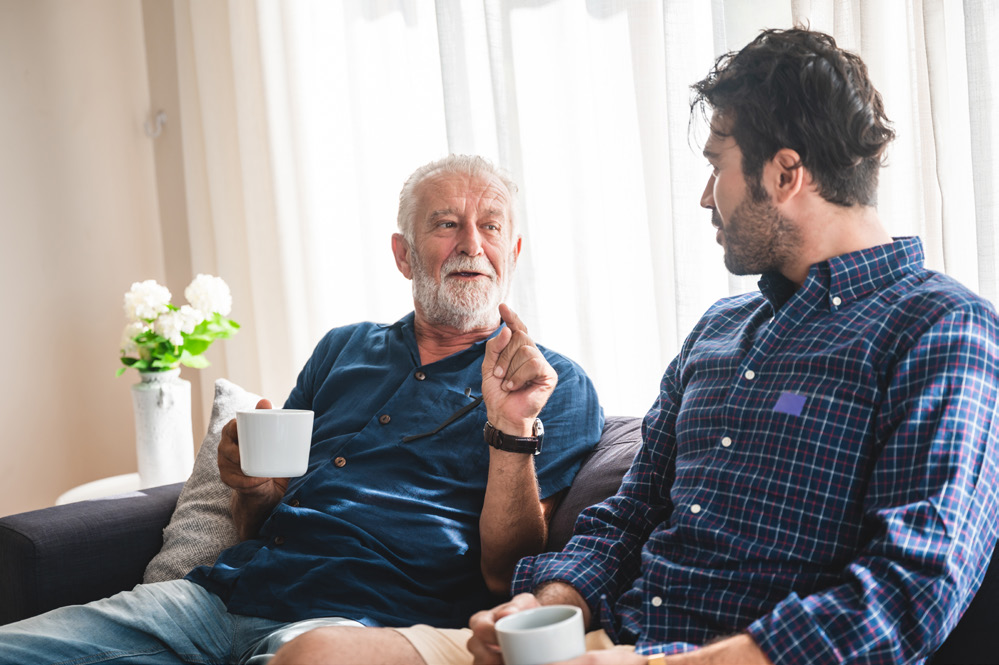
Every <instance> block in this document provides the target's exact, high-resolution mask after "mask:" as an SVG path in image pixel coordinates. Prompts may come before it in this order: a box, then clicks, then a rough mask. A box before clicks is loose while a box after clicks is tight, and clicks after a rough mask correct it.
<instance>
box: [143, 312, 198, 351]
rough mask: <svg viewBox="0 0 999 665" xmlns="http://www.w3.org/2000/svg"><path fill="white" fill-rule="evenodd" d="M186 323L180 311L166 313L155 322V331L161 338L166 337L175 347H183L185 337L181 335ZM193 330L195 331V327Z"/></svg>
mask: <svg viewBox="0 0 999 665" xmlns="http://www.w3.org/2000/svg"><path fill="white" fill-rule="evenodd" d="M185 322H186V321H185V317H184V316H182V315H181V313H180V312H179V311H177V312H166V313H165V314H160V315H159V316H158V317H156V320H155V321H153V331H154V332H155V333H156V334H157V335H160V336H161V337H166V338H167V339H168V340H170V343H171V344H173V345H174V346H183V344H184V336H183V335H181V333H182V332H184V330H183V328H184V324H185ZM191 330H194V327H193V326H192V327H191Z"/></svg>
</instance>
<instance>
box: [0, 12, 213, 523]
mask: <svg viewBox="0 0 999 665" xmlns="http://www.w3.org/2000/svg"><path fill="white" fill-rule="evenodd" d="M149 111H150V91H149V83H148V76H147V64H146V55H145V40H144V37H143V16H142V5H141V4H140V3H138V2H134V1H132V0H33V1H28V0H0V224H2V230H3V234H2V242H0V289H2V291H0V293H2V294H3V296H2V311H3V315H2V325H0V349H2V353H3V356H4V366H5V370H6V371H5V372H4V378H3V381H2V382H0V423H2V427H3V434H2V435H0V456H2V460H3V464H2V465H0V515H5V514H9V513H13V512H19V511H23V510H29V509H34V508H40V507H44V506H47V505H51V504H52V503H53V501H54V500H55V498H56V497H57V496H58V495H59V494H60V493H62V492H63V491H65V490H67V489H69V488H70V487H73V486H75V485H78V484H80V483H83V482H86V481H89V480H94V479H97V478H100V477H104V476H109V475H116V474H120V473H129V472H132V471H134V470H135V450H134V446H133V436H134V435H133V424H132V409H131V401H130V400H131V398H130V394H129V386H130V384H131V383H134V382H135V381H136V379H137V377H135V376H132V375H130V374H126V375H125V376H123V377H121V378H117V379H116V378H115V376H114V372H115V370H116V369H117V366H118V360H117V349H118V342H119V338H120V334H121V328H122V327H123V325H124V320H123V314H122V311H121V300H122V295H123V293H124V292H125V290H127V289H128V287H129V285H130V284H131V282H132V281H135V280H138V279H149V278H152V279H157V280H160V281H161V282H163V281H164V280H165V279H166V277H167V274H166V270H165V267H164V246H163V241H162V233H161V229H160V221H159V212H158V210H159V204H158V201H157V195H156V173H155V171H156V166H155V163H154V152H153V143H152V141H151V140H150V139H149V138H147V137H146V136H145V134H144V132H143V123H144V121H145V120H146V118H147V117H148V114H149ZM189 278H190V277H189V276H188V277H187V279H189ZM170 286H171V289H172V290H174V291H175V296H180V295H181V294H180V293H177V292H176V290H177V287H175V286H174V285H173V284H170ZM179 288H180V289H183V284H181V285H180V287H179ZM188 378H191V377H188ZM199 413H200V409H199ZM195 417H196V419H197V418H198V416H197V415H196V416H195ZM196 440H197V438H196Z"/></svg>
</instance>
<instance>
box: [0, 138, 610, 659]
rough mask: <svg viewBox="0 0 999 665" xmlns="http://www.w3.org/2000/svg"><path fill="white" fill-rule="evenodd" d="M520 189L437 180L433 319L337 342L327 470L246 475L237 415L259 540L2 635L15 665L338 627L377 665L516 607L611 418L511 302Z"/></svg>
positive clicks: (420, 290) (427, 315)
mask: <svg viewBox="0 0 999 665" xmlns="http://www.w3.org/2000/svg"><path fill="white" fill-rule="evenodd" d="M515 192H516V186H515V185H514V184H513V183H512V182H511V181H510V180H509V179H508V178H507V177H506V176H505V175H504V174H503V173H502V172H501V171H499V170H497V169H495V168H494V167H492V165H490V164H489V163H488V162H486V161H485V160H483V159H481V158H478V157H464V156H451V157H448V158H445V159H443V160H440V161H438V162H434V163H432V164H428V165H426V166H424V167H422V168H421V169H418V170H417V171H416V172H415V173H414V174H413V175H412V176H411V177H410V179H409V180H408V181H407V182H406V184H405V186H404V187H403V190H402V193H401V195H400V205H399V228H400V231H401V233H399V234H396V235H394V236H393V238H392V248H393V252H394V254H395V259H396V264H397V266H398V268H399V270H400V271H401V272H402V273H403V275H405V276H406V277H407V278H409V279H412V281H413V294H414V307H415V311H414V312H413V313H411V314H409V315H407V316H405V317H403V318H402V319H401V320H399V321H398V322H396V323H395V324H393V325H377V324H373V323H362V324H356V325H351V326H347V327H344V328H337V329H334V330H332V331H330V332H329V333H328V334H327V335H326V336H325V337H324V338H323V339H322V341H320V343H319V345H318V346H317V347H316V350H315V352H314V353H313V356H312V358H311V359H310V360H309V361H308V363H306V365H305V367H304V369H303V370H302V372H301V374H300V375H299V378H298V383H297V385H296V386H295V388H294V389H293V390H292V392H291V395H290V396H289V397H288V400H287V402H286V407H288V408H305V409H312V410H314V411H315V424H314V430H313V443H312V451H311V457H310V462H309V470H308V472H307V473H306V475H304V476H302V477H300V478H292V479H288V478H264V479H261V478H251V477H248V476H245V475H243V474H242V472H241V471H240V466H239V446H238V431H237V430H236V425H235V422H230V423H229V424H228V425H226V427H225V429H224V431H223V436H222V441H221V442H220V444H219V468H220V473H221V477H222V480H223V482H225V483H226V484H227V485H229V486H230V487H232V488H233V494H232V507H233V516H234V519H235V521H236V523H237V527H238V531H239V533H240V535H241V537H242V538H243V541H242V542H241V543H239V544H237V545H235V546H233V547H231V548H229V549H228V550H226V551H224V552H223V553H222V554H221V555H220V556H219V558H218V560H217V561H216V563H215V565H214V566H212V567H201V568H197V569H195V570H193V571H192V572H191V573H190V574H189V575H188V576H187V578H186V579H184V580H176V581H173V582H162V583H158V584H150V585H140V586H138V587H136V588H135V589H134V590H132V591H130V592H125V593H122V594H118V595H116V596H113V597H112V598H110V599H105V600H102V601H97V602H94V603H91V604H89V605H86V606H81V607H71V608H62V609H59V610H55V611H53V612H50V613H48V614H45V615H42V616H40V617H35V618H32V619H28V620H26V621H22V622H19V623H15V624H10V625H8V626H4V627H2V628H0V663H4V664H14V663H17V664H21V665H23V664H24V663H32V664H37V665H41V664H44V663H65V662H80V663H83V662H86V663H101V662H114V663H141V664H143V665H150V664H156V663H182V662H183V663H265V662H267V661H268V660H270V657H271V654H273V653H274V651H276V649H277V648H278V647H279V646H280V645H281V644H282V643H284V642H285V641H287V640H288V639H290V638H291V637H293V636H294V635H296V634H299V633H301V632H303V631H305V630H307V629H309V628H314V627H316V626H328V625H335V626H340V627H341V629H342V630H343V631H345V633H346V634H347V636H348V637H349V640H350V646H349V649H350V650H349V653H348V656H349V658H347V659H346V661H345V662H356V663H375V662H378V661H377V658H376V656H375V654H379V653H395V652H402V653H404V654H405V653H407V650H410V651H412V650H413V647H412V646H411V644H412V643H413V642H418V641H419V639H420V634H421V630H422V631H424V632H425V631H426V630H428V629H427V628H421V627H419V626H418V627H416V628H411V629H407V631H406V632H403V633H400V632H396V631H394V630H391V629H388V628H379V627H390V626H410V625H412V624H430V625H433V626H438V627H443V628H447V627H452V628H457V627H460V626H462V625H464V624H465V623H466V622H467V619H468V616H469V615H470V614H471V613H472V612H473V611H475V610H476V609H481V608H483V607H488V606H489V605H490V604H492V603H493V602H495V601H494V599H495V597H496V596H495V594H505V593H506V592H507V590H508V589H509V583H510V579H511V576H512V572H513V567H514V565H515V563H516V562H517V560H518V559H519V558H521V557H523V556H525V555H527V554H533V553H537V552H539V551H541V550H542V549H543V547H544V544H545V540H546V535H547V524H548V519H549V517H550V516H551V513H552V511H553V509H554V507H555V505H556V503H557V501H558V498H559V496H560V493H561V492H562V491H563V490H564V489H566V488H567V487H568V485H569V483H570V482H571V480H572V478H573V476H574V474H575V472H576V470H577V469H578V467H579V465H580V464H581V462H582V458H583V457H584V456H585V454H586V453H587V452H588V451H589V450H590V448H591V447H592V446H593V444H594V443H595V442H596V441H597V440H598V439H599V436H600V431H601V428H602V421H603V416H602V412H601V409H600V407H599V405H598V403H597V399H596V394H595V392H594V390H593V387H592V384H591V383H590V381H589V379H588V378H587V377H586V375H585V374H584V373H583V371H582V370H581V369H580V368H579V367H578V366H576V365H575V364H574V363H572V362H571V361H569V360H568V359H566V358H564V357H562V356H560V355H558V354H555V353H553V352H551V351H548V350H546V349H544V348H542V347H538V346H536V345H535V344H534V343H533V342H532V340H531V338H530V337H529V336H528V334H527V330H526V328H525V327H524V325H523V323H521V321H520V320H519V319H518V318H517V316H516V315H515V314H514V313H513V312H511V311H510V310H509V308H507V307H506V306H505V305H501V304H500V303H502V301H503V299H504V298H505V297H506V295H507V290H508V288H509V284H510V279H511V277H512V274H513V270H514V267H515V266H516V262H517V257H518V255H519V254H520V249H521V238H520V236H519V235H518V234H517V233H516V229H515V224H514V215H513V211H514V195H515ZM501 316H502V319H503V321H505V323H506V325H501V320H500V318H501ZM546 405H547V406H546ZM269 406H270V403H269V402H268V401H267V400H263V401H261V403H260V404H259V405H258V407H259V408H268V407H269ZM542 423H543V425H542ZM542 443H543V449H542ZM536 453H540V454H536ZM414 653H415V652H414Z"/></svg>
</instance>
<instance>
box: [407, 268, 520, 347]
mask: <svg viewBox="0 0 999 665" xmlns="http://www.w3.org/2000/svg"><path fill="white" fill-rule="evenodd" d="M514 265H515V263H514V261H513V259H512V257H510V258H508V259H507V264H506V266H505V267H504V270H503V277H502V278H497V275H496V271H495V270H493V267H492V266H491V265H490V264H489V261H488V260H486V259H485V258H479V259H475V258H472V257H467V256H464V257H462V256H456V257H452V258H450V259H448V260H447V261H445V262H444V265H443V266H441V274H440V284H438V283H437V282H436V281H435V280H434V279H433V278H432V277H431V276H430V273H429V272H428V271H427V269H426V267H425V266H424V265H423V261H422V260H420V258H419V256H416V260H415V261H414V262H413V299H414V300H415V301H416V304H417V306H418V307H419V309H420V312H421V313H422V315H423V317H424V318H425V319H426V320H427V321H428V322H429V323H432V324H434V325H438V326H446V327H449V328H454V329H456V330H458V331H460V332H468V331H470V330H475V329H477V328H486V327H494V326H497V325H499V318H500V317H499V306H500V303H502V302H503V300H504V299H505V298H506V296H507V293H508V292H509V290H510V276H511V274H512V273H513V268H514ZM462 270H467V271H472V272H478V273H481V274H483V275H487V276H488V277H489V280H488V281H486V280H483V279H482V278H479V279H476V280H474V281H471V282H466V281H462V280H458V279H454V278H450V277H448V275H449V274H450V273H452V272H455V271H462Z"/></svg>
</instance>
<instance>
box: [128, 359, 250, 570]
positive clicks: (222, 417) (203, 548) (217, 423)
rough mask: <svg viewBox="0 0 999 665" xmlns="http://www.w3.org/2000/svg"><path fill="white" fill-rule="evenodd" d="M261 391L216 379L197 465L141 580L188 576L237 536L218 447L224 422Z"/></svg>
mask: <svg viewBox="0 0 999 665" xmlns="http://www.w3.org/2000/svg"><path fill="white" fill-rule="evenodd" d="M259 400H260V397H259V396H258V395H255V394H253V393H251V392H248V391H246V390H243V389H242V388H240V387H239V386H237V385H236V384H235V383H232V382H231V381H227V380H225V379H219V380H218V381H216V382H215V400H214V403H213V404H212V418H211V421H210V422H209V423H208V433H207V434H206V435H205V439H204V441H203V442H202V443H201V449H200V450H199V451H198V456H197V457H196V458H195V460H194V470H193V471H192V472H191V477H190V478H188V480H187V482H186V483H185V484H184V489H183V490H181V492H180V498H179V499H178V500H177V509H176V510H175V511H174V513H173V517H171V519H170V523H169V524H168V525H167V527H166V529H164V530H163V547H162V549H160V551H159V553H158V554H157V555H156V556H155V557H153V559H152V561H150V562H149V565H148V566H147V567H146V572H145V574H144V575H143V578H142V581H143V582H145V583H147V584H148V583H150V582H163V581H166V580H175V579H179V578H181V577H184V576H185V575H187V573H189V572H190V571H191V569H192V568H195V567H196V566H202V565H211V564H213V563H215V559H216V558H217V557H218V555H219V553H220V552H221V551H222V550H224V549H225V548H227V547H229V546H230V545H234V544H235V543H236V542H237V540H238V538H237V536H236V528H235V527H234V526H233V523H232V515H231V513H230V511H229V494H230V490H229V488H228V487H226V486H225V485H224V484H223V483H222V480H221V479H220V478H219V466H218V447H219V439H220V438H221V437H222V427H223V426H225V424H226V423H227V422H229V421H230V420H232V419H233V418H235V417H236V412H237V411H245V410H247V409H253V408H255V407H256V405H257V402H258V401H259Z"/></svg>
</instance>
